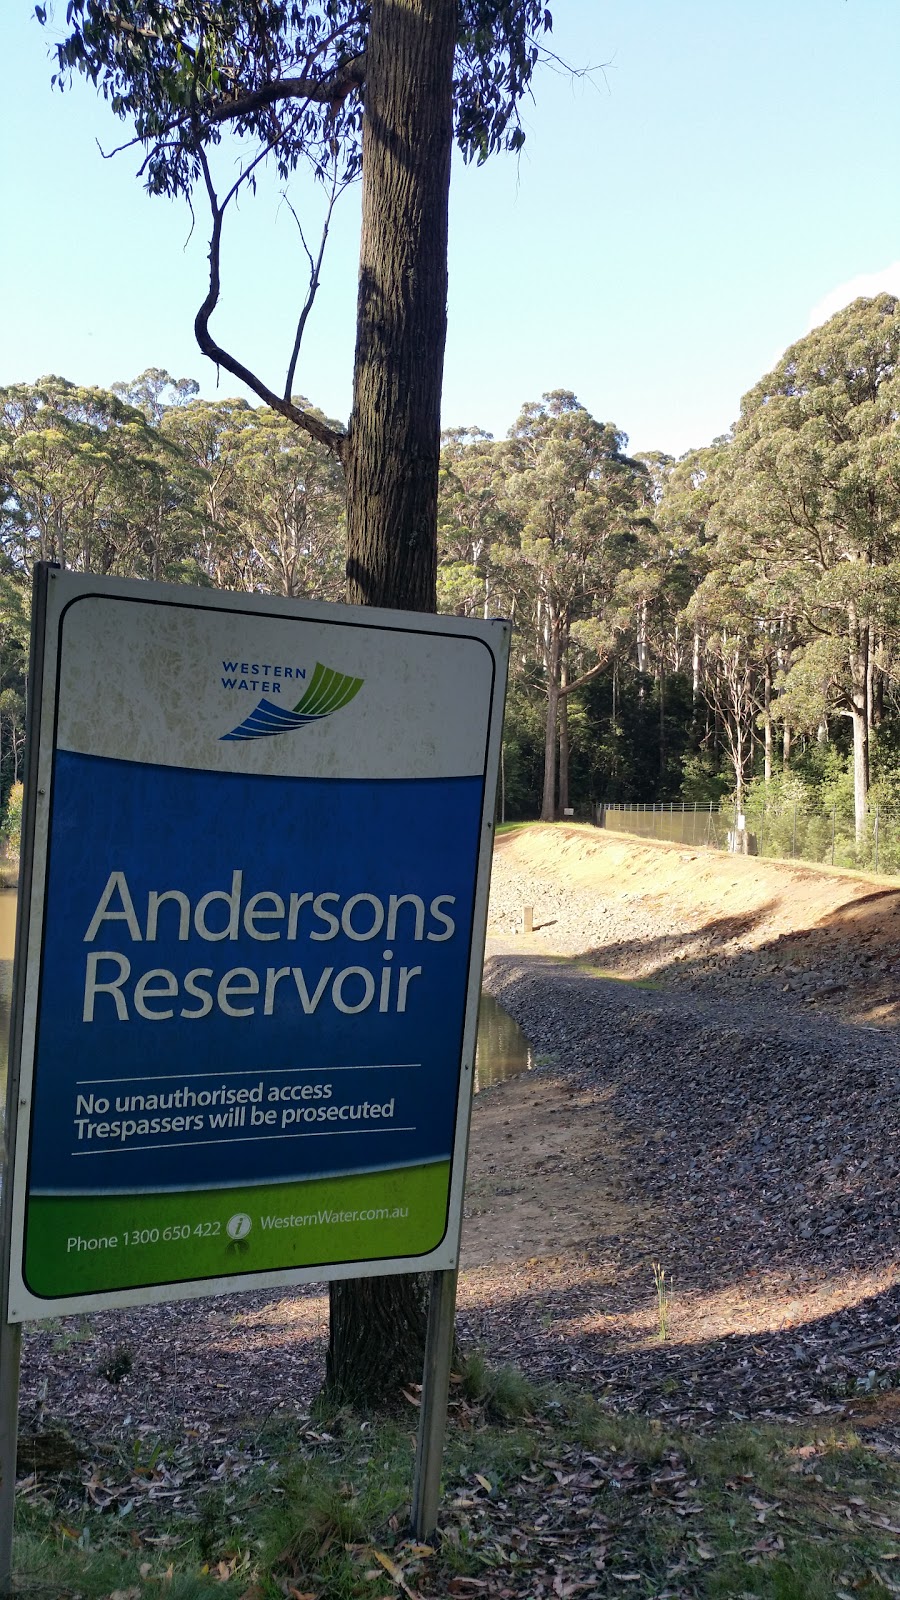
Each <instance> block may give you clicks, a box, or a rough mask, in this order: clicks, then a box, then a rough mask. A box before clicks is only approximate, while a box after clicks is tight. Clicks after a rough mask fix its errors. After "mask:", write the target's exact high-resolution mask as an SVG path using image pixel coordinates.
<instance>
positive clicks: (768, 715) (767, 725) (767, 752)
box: [763, 661, 772, 784]
mask: <svg viewBox="0 0 900 1600" xmlns="http://www.w3.org/2000/svg"><path fill="white" fill-rule="evenodd" d="M763 741H764V761H765V767H764V771H763V777H764V781H765V782H766V783H767V784H768V783H771V782H772V663H771V661H767V662H766V665H765V676H764V678H763Z"/></svg>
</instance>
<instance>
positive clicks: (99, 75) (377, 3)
mask: <svg viewBox="0 0 900 1600" xmlns="http://www.w3.org/2000/svg"><path fill="white" fill-rule="evenodd" d="M38 14H39V15H41V16H42V15H43V14H44V13H43V11H42V9H40V8H39V13H38ZM68 17H69V19H70V28H71V31H70V33H69V36H68V38H67V39H66V40H65V41H64V42H63V44H62V45H61V46H60V49H59V63H60V69H61V74H62V76H63V77H64V78H65V77H66V76H67V75H69V74H70V73H71V72H73V71H82V72H84V73H86V74H87V75H88V77H89V78H90V79H91V80H92V81H93V82H94V83H95V84H96V85H97V86H98V87H99V88H100V90H101V92H103V93H104V94H105V95H106V96H107V97H108V99H109V100H110V103H111V105H112V108H113V110H114V111H115V112H116V113H117V114H118V115H119V116H122V117H123V118H126V119H128V120H130V121H132V123H133V127H134V132H135V137H136V139H137V140H138V141H140V142H142V143H143V144H144V146H145V147H146V149H147V158H146V162H145V171H146V176H147V182H148V185H149V187H150V188H151V189H152V190H154V191H156V192H159V193H163V194H170V195H171V194H179V193H181V194H186V195H190V194H191V192H192V191H193V190H194V188H195V187H196V186H197V185H198V184H199V185H200V186H201V187H202V189H203V190H204V191H205V194H206V197H207V200H208V203H209V210H210V220H211V231H210V275H209V287H208V292H207V294H206V297H205V299H204V301H203V304H202V305H201V307H200V309H199V311H198V313H197V318H196V322H195V330H196V335H197V340H198V343H199V344H200V347H201V349H202V350H203V351H204V353H205V354H206V355H208V356H209V357H210V359H211V360H212V361H214V362H216V363H217V364H218V365H220V366H222V367H225V368H226V370H227V371H229V372H231V373H232V374H233V375H234V376H235V377H237V378H239V379H241V380H242V381H244V382H245V383H247V384H248V386H249V387H250V388H251V389H252V390H253V391H254V392H255V393H256V394H257V395H258V396H259V397H260V398H261V399H263V400H264V401H265V402H266V403H267V404H268V405H270V406H272V408H273V410H275V411H279V412H280V413H281V414H282V415H283V416H285V417H288V418H289V419H290V420H292V421H293V422H295V423H297V424H298V426H300V427H302V428H304V429H305V430H306V432H308V433H310V434H311V435H312V436H313V438H316V439H318V440H319V441H320V442H321V443H323V444H326V445H327V446H328V447H329V448H330V449H331V450H333V451H334V453H335V454H336V455H337V456H338V457H339V458H340V460H341V461H342V463H343V465H344V468H345V471H346V475H347V488H348V500H347V528H348V550H347V581H348V595H349V598H350V599H351V600H355V601H360V602H362V603H364V604H368V605H392V606H406V607H410V608H413V609H418V610H424V611H427V610H434V608H435V589H436V566H437V560H436V527H437V480H438V462H439V453H440V395H441V384H442V377H443V355H444V342H445V337H446V301H447V227H448V220H447V219H448V194H449V181H450V154H451V146H452V141H453V132H454V122H455V128H456V136H457V140H458V142H459V144H460V145H461V147H462V150H463V153H464V154H465V155H466V156H467V157H472V156H474V157H476V158H477V159H478V160H479V161H481V160H483V159H485V158H486V157H487V156H488V155H489V154H490V153H491V152H492V151H495V150H498V149H501V148H504V147H506V148H512V149H516V148H518V147H519V146H520V145H521V143H522V138H523V135H522V131H521V128H520V127H519V124H518V120H517V107H518V104H519V101H520V99H521V97H522V95H523V94H524V93H525V92H526V91H527V89H528V87H529V84H530V81H531V77H532V73H533V70H534V67H535V65H536V63H537V60H538V57H539V53H540V47H539V44H538V40H537V35H538V34H540V33H542V32H544V31H545V30H546V29H549V27H550V26H551V18H550V14H549V12H548V11H547V10H546V9H545V7H544V5H543V3H542V0H516V3H514V4H510V3H509V0H362V3H359V0H70V3H69V9H68ZM226 128H227V129H230V130H231V132H232V133H233V134H234V135H235V136H236V138H237V140H238V141H239V142H241V143H242V145H244V146H245V147H247V146H248V147H249V149H248V153H247V157H246V159H245V160H244V162H243V165H242V166H241V167H240V170H239V172H238V175H237V177H235V178H232V176H231V170H229V175H228V177H227V178H226V179H225V182H224V185H223V187H222V188H221V189H220V188H219V187H217V183H216V178H215V175H214V158H215V156H216V147H217V146H218V144H219V142H220V140H221V138H222V134H223V130H225V129H226ZM266 161H269V162H270V163H273V164H274V166H275V168H276V170H277V172H278V175H279V177H280V178H281V179H282V180H284V181H285V182H287V181H288V180H289V179H290V178H291V177H292V175H293V174H294V172H295V171H296V169H297V167H298V165H299V164H300V163H301V162H309V163H311V165H312V167H313V170H315V171H316V172H318V173H319V174H321V175H322V176H323V177H325V178H326V179H327V180H328V182H329V184H330V194H331V195H332V196H334V195H335V194H336V193H337V190H338V188H339V186H340V183H341V182H342V181H343V180H345V179H347V180H349V179H351V178H352V177H354V176H355V175H356V173H357V172H361V174H362V186H363V193H362V234H361V241H360V272H359V292H358V300H357V313H356V328H357V339H356V357H355V364H354V378H353V410H352V414H351V418H350V426H349V429H348V431H347V433H341V432H339V431H338V430H336V429H334V428H331V427H329V426H328V425H327V424H325V423H323V422H321V421H320V420H319V419H318V418H316V417H315V416H314V415H313V414H312V413H311V412H310V411H308V410H305V409H303V408H302V407H298V406H296V405H295V404H294V402H293V400H292V399H291V395H292V394H293V393H294V376H295V371H296V362H297V352H298V348H299V340H300V337H301V336H302V332H303V327H304V325H305V321H306V317H307V315H308V313H309V307H310V305H311V302H312V298H313V297H314V294H315V290H316V287H317V283H318V274H319V267H320V265H321V249H320V250H319V251H318V252H314V251H312V252H310V277H309V288H308V291H307V292H306V294H305V295H304V297H303V301H302V304H300V306H299V307H298V317H297V333H296V337H295V340H294V343H293V347H292V350H291V355H290V359H289V361H288V364H287V373H286V378H285V382H284V385H283V387H282V389H281V391H280V392H278V391H276V390H275V389H273V388H272V387H270V386H269V385H268V384H266V383H265V382H264V381H263V380H262V379H261V378H260V377H259V375H258V374H257V373H256V372H254V371H253V370H252V368H251V367H250V366H248V365H247V364H246V363H245V362H244V361H243V360H240V359H238V358H237V357H236V356H234V355H233V354H232V353H231V352H229V351H227V350H226V349H224V347H223V346H222V345H220V344H219V343H217V341H216V339H215V338H214V336H213V334H212V332H211V330H210V322H211V318H212V316H213V313H214V312H215V309H216V306H217V305H218V302H219V297H220V293H221V274H220V262H221V244H222V230H223V226H224V222H225V218H226V215H227V213H228V208H229V206H230V205H231V204H232V202H233V201H234V199H235V197H236V196H237V195H238V194H239V193H240V192H242V191H243V190H244V189H245V187H246V186H247V185H249V184H251V183H252V182H253V181H255V176H256V174H257V172H258V169H259V168H260V166H261V165H262V164H263V163H264V162H266ZM419 1298H420V1297H419ZM331 1306H332V1318H331V1325H332V1337H331V1347H330V1375H331V1378H332V1380H333V1381H334V1383H335V1385H336V1386H337V1387H342V1388H344V1389H345V1390H346V1391H348V1392H354V1393H355V1394H357V1395H359V1396H362V1397H369V1398H374V1397H380V1396H382V1395H384V1394H385V1393H386V1392H388V1391H389V1390H393V1389H395V1388H396V1385H397V1382H398V1380H400V1381H402V1379H403V1378H405V1377H407V1376H408V1375H409V1374H410V1369H411V1367H412V1368H414V1367H415V1366H416V1364H417V1363H418V1362H419V1361H420V1359H421V1356H422V1352H423V1350H424V1324H423V1321H422V1318H421V1315H420V1314H419V1305H418V1301H417V1291H416V1288H415V1286H414V1285H411V1286H407V1287H404V1285H402V1284H401V1285H398V1284H397V1283H396V1282H394V1281H392V1280H389V1279H385V1280H380V1286H379V1285H374V1286H373V1283H372V1281H371V1280H369V1281H366V1280H362V1281H360V1282H359V1283H358V1284H356V1285H344V1284H340V1285H336V1286H333V1289H332V1296H331ZM407 1326H408V1327H409V1328H410V1329H411V1330H412V1329H415V1330H416V1334H415V1337H409V1338H404V1337H402V1336H401V1334H402V1330H403V1329H404V1328H406V1327H407Z"/></svg>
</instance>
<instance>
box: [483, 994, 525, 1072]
mask: <svg viewBox="0 0 900 1600" xmlns="http://www.w3.org/2000/svg"><path fill="white" fill-rule="evenodd" d="M533 1064H534V1063H533V1061H532V1058H531V1049H530V1047H529V1044H528V1040H527V1039H526V1037H525V1035H524V1033H523V1032H522V1030H521V1028H520V1027H519V1024H518V1023H517V1022H514V1021H513V1019H512V1017H511V1016H510V1014H509V1012H508V1011H504V1009H503V1007H502V1006H501V1005H500V1004H498V1002H497V1001H496V1000H495V999H494V997H493V995H490V994H486V993H485V992H484V991H483V990H482V994H481V1009H480V1010H479V1013H478V1046H477V1049H476V1051H475V1093H476V1094H477V1093H478V1091H479V1089H491V1088H493V1086H494V1084H495V1083H503V1081H504V1080H505V1079H506V1078H514V1077H516V1075H517V1074H518V1073H520V1072H528V1071H529V1070H530V1068H531V1067H532V1066H533Z"/></svg>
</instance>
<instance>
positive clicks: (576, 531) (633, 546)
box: [0, 295, 900, 861]
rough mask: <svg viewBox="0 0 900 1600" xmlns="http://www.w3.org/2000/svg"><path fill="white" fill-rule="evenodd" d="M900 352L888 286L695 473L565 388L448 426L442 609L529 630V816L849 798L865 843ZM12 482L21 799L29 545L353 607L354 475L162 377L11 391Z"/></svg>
mask: <svg viewBox="0 0 900 1600" xmlns="http://www.w3.org/2000/svg"><path fill="white" fill-rule="evenodd" d="M898 360H900V301H898V300H896V299H895V298H893V297H892V296H889V295H879V296H878V297H877V298H874V299H871V300H865V299H863V300H857V301H856V302H855V303H854V304H852V305H851V306H849V307H847V308H846V309H845V310H843V311H840V312H839V313H838V314H837V315H836V316H834V317H833V318H832V319H831V320H830V321H829V322H827V323H825V324H824V325H823V326H821V327H818V328H816V329H814V330H813V331H812V332H811V333H809V334H807V335H806V336H805V337H804V338H803V339H801V340H800V341H799V342H798V343H796V344H794V345H793V346H792V347H791V348H790V349H788V350H787V351H786V353H785V354H784V356H783V357H782V359H781V360H780V361H779V362H778V364H777V365H776V366H775V367H774V369H773V370H772V371H771V372H769V373H768V374H766V375H765V376H764V377H763V378H761V379H760V381H759V382H758V383H757V384H756V385H755V387H754V388H752V389H751V390H750V392H749V393H748V394H747V395H745V396H744V398H743V401H742V402H741V406H740V415H739V417H738V420H737V422H736V423H735V425H734V427H733V429H732V431H731V432H730V433H729V434H728V435H726V436H723V437H721V438H718V439H716V440H714V441H713V442H712V444H710V445H708V446H707V447H705V448H702V449H697V450H694V451H691V452H689V453H688V454H686V455H685V456H683V457H681V458H680V459H679V460H674V459H673V458H672V457H670V456H667V455H665V454H663V453H661V452H655V451H648V452H644V453H640V454H629V451H628V438H627V434H626V432H625V431H624V429H623V428H622V427H621V426H620V425H619V423H618V422H612V421H608V420H607V421H601V420H599V419H597V418H595V417H593V416H592V415H591V414H590V413H589V412H588V411H587V410H586V409H585V407H584V406H582V405H581V404H580V403H579V401H578V399H577V398H576V396H575V395H574V394H572V393H571V392H569V391H568V390H565V389H559V390H555V391H553V392H552V393H549V394H545V395H544V396H543V398H542V399H541V400H539V401H530V402H528V403H526V404H524V405H523V406H522V409H521V411H520V413H519V416H518V417H517V418H516V420H515V422H514V423H513V425H512V427H511V428H510V430H509V433H508V434H507V436H506V438H505V439H495V438H493V437H491V436H490V435H489V434H487V433H485V432H482V431H481V430H480V429H478V428H477V427H459V428H452V429H448V430H447V431H446V432H445V434H444V436H443V448H442V458H441V475H440V500H439V575H438V584H439V608H440V609H441V610H442V611H444V612H447V613H453V614H457V615H467V616H485V617H489V616H508V617H510V618H512V620H513V623H514V627H515V637H514V647H513V661H512V668H511V676H510V684H509V695H508V701H507V717H506V729H505V736H504V774H503V784H504V797H503V805H504V812H505V815H506V816H507V817H508V818H510V819H513V818H528V817H537V816H540V817H542V818H544V819H552V818H554V817H557V816H560V815H562V814H563V813H564V812H565V811H567V810H569V809H571V810H573V811H574V813H575V815H576V816H584V815H588V814H590V808H593V807H596V806H597V805H598V804H601V803H603V802H621V801H640V802H648V803H649V802H661V801H665V802H680V801H684V802H688V803H690V802H695V801H696V802H710V801H713V802H715V801H719V800H724V799H729V800H731V801H733V802H734V804H735V806H736V807H737V809H739V810H743V809H744V808H745V807H746V806H748V805H752V804H753V803H754V802H755V803H759V801H760V797H765V798H766V799H767V800H771V801H772V802H773V803H780V804H784V803H785V802H790V803H792V804H793V805H794V806H795V807H796V805H797V803H798V802H799V803H801V804H802V805H803V807H804V810H805V811H807V812H817V813H821V814H822V815H824V814H825V813H828V812H831V813H834V812H835V811H839V812H840V815H841V817H842V818H844V819H845V820H846V822H847V824H848V827H849V828H850V832H851V837H852V838H855V844H856V848H857V854H858V858H859V860H860V861H862V860H863V859H864V856H865V849H866V848H867V846H866V840H867V837H868V834H867V829H868V818H869V817H870V816H871V814H872V811H873V808H874V807H876V806H877V807H878V808H880V809H884V810H885V811H886V812H889V811H890V808H891V807H892V805H893V804H894V803H895V801H896V800H897V799H898V798H900V716H898V709H900V707H898V698H897V667H896V662H897V659H898V619H900V423H898V418H900V370H898ZM297 404H298V405H299V406H302V407H304V408H307V407H308V406H309V402H308V401H306V400H302V399H300V398H299V397H298V399H297ZM316 414H317V415H319V416H321V413H316ZM322 421H323V423H325V425H326V427H325V429H324V430H323V431H324V432H327V430H328V429H329V428H334V427H336V426H337V424H334V423H331V422H330V421H329V419H327V418H325V417H322ZM0 478H2V511H0V798H2V802H3V805H4V806H5V805H6V804H7V802H8V799H9V795H10V792H11V790H12V789H13V786H14V785H15V784H17V783H18V781H19V779H20V777H21V769H22V750H23V742H24V707H25V690H26V681H25V680H26V673H27V659H28V626H29V624H28V617H29V604H30V601H29V588H30V572H31V568H32V565H33V563H34V562H35V561H57V562H59V563H61V564H62V565H63V566H65V567H69V568H72V569H74V570H77V571H83V572H94V573H99V574H107V575H119V576H133V577H138V578H145V579H156V580H162V581H165V582H175V583H188V584H199V585H206V586H214V587H223V588H229V589H239V590H245V591H253V592H257V593H266V592H268V593H273V594H278V595H283V596H289V597H296V598H300V597H307V598H312V599H316V600H330V601H334V600H340V599H342V598H343V597H344V593H345V582H346V579H345V566H346V527H345V493H344V482H343V468H342V466H341V463H340V461H339V460H338V459H336V457H335V456H334V455H333V454H332V453H330V452H329V450H328V448H327V447H326V446H325V445H324V444H321V443H319V442H318V441H317V440H316V439H315V438H313V437H312V436H311V435H310V434H309V433H305V432H301V431H300V430H299V429H298V428H297V427H296V426H295V425H294V424H293V422H292V421H291V420H290V419H289V418H287V417H285V416H281V415H279V414H278V413H276V412H275V411H273V410H269V409H268V408H267V407H265V406H259V407H256V406H251V405H250V404H248V403H247V402H246V401H244V400H205V399H202V398H201V397H200V396H199V392H198V385H197V384H196V383H195V382H193V381H192V380H188V379H173V378H172V377H171V376H170V375H169V374H168V373H167V372H165V371H164V370H162V369H156V368H153V369H150V370H148V371H146V372H144V373H142V374H141V375H140V376H139V377H137V378H135V379H134V380H133V381H130V382H121V383H115V384H113V386H112V388H111V390H109V391H106V390H102V389H98V388H89V387H79V386H78V385H77V384H74V383H72V382H70V381H68V380H65V379H63V378H58V377H47V378H43V379H41V380H39V381H38V382H37V383H34V384H17V385H12V386H9V387H7V388H5V389H2V390H0ZM14 804H15V802H14ZM10 820H11V825H12V826H13V827H14V819H10Z"/></svg>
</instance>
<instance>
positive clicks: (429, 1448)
mask: <svg viewBox="0 0 900 1600" xmlns="http://www.w3.org/2000/svg"><path fill="white" fill-rule="evenodd" d="M456 1278H457V1274H456V1272H435V1273H434V1274H433V1275H432V1279H431V1290H430V1297H429V1302H428V1330H427V1335H426V1340H425V1368H424V1372H423V1374H422V1403H421V1409H420V1411H419V1437H418V1441H417V1444H416V1470H415V1476H414V1478H413V1499H412V1530H413V1534H414V1536H415V1537H416V1539H418V1540H420V1541H422V1540H425V1539H430V1538H431V1535H432V1534H433V1533H434V1530H435V1525H436V1523H437V1514H438V1506H439V1504H440V1498H441V1465H442V1462H443V1456H444V1433H445V1431H446V1423H447V1400H448V1397H449V1394H450V1366H451V1363H452V1361H453V1336H454V1326H455V1325H454V1315H455V1311H456Z"/></svg>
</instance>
